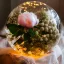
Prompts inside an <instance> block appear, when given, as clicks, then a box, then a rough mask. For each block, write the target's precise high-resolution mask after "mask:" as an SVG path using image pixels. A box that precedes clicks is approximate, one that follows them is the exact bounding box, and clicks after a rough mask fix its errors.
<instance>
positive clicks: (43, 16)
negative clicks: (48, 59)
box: [6, 1, 60, 58]
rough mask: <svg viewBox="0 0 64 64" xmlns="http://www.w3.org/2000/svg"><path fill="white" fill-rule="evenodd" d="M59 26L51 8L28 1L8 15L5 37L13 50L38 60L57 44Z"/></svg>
mask: <svg viewBox="0 0 64 64" xmlns="http://www.w3.org/2000/svg"><path fill="white" fill-rule="evenodd" d="M59 25H60V19H59V16H58V14H57V13H56V11H55V10H54V9H53V8H51V7H49V6H48V5H46V4H45V3H43V2H39V1H28V2H25V3H22V4H20V5H19V6H17V7H16V8H14V9H13V10H12V12H11V13H10V14H9V16H8V22H7V24H6V33H7V34H6V35H7V39H8V42H9V44H10V46H11V47H12V48H13V49H14V50H17V51H19V52H20V53H21V54H22V55H24V56H33V57H36V56H38V58H39V57H42V56H43V54H46V53H47V52H49V51H50V50H51V49H52V48H53V47H54V46H55V45H56V44H57V43H58V41H59V35H60V30H59ZM45 52H46V53H45Z"/></svg>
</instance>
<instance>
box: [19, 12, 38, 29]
mask: <svg viewBox="0 0 64 64" xmlns="http://www.w3.org/2000/svg"><path fill="white" fill-rule="evenodd" d="M18 23H19V24H20V25H21V26H25V27H28V28H31V27H33V26H36V25H37V24H38V23H39V20H38V19H37V16H36V15H35V14H34V13H32V12H30V13H29V12H24V13H21V14H20V15H19V16H18Z"/></svg>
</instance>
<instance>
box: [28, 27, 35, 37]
mask: <svg viewBox="0 0 64 64" xmlns="http://www.w3.org/2000/svg"><path fill="white" fill-rule="evenodd" d="M29 34H30V36H31V37H33V36H35V35H36V33H35V31H33V29H32V28H31V29H29Z"/></svg>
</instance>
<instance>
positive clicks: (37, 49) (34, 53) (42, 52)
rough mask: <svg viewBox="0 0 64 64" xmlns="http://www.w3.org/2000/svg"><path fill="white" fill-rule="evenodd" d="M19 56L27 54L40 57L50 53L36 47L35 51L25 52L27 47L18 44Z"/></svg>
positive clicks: (27, 55)
mask: <svg viewBox="0 0 64 64" xmlns="http://www.w3.org/2000/svg"><path fill="white" fill-rule="evenodd" d="M15 48H16V51H17V54H18V56H25V57H29V58H34V59H39V58H41V57H45V56H47V55H49V54H48V53H44V51H43V50H42V51H40V50H39V48H36V50H35V52H33V53H32V51H29V52H28V53H25V52H24V50H26V48H23V47H20V46H19V45H18V44H17V45H16V46H15Z"/></svg>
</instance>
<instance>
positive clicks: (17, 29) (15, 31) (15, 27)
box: [7, 24, 23, 36]
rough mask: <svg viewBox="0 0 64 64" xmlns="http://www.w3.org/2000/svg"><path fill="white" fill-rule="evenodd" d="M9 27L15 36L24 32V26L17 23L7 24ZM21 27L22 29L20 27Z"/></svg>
mask: <svg viewBox="0 0 64 64" xmlns="http://www.w3.org/2000/svg"><path fill="white" fill-rule="evenodd" d="M7 28H8V29H9V30H10V32H11V33H12V34H13V36H19V35H22V34H23V27H22V26H19V25H16V24H7ZM20 28H21V29H20Z"/></svg>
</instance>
